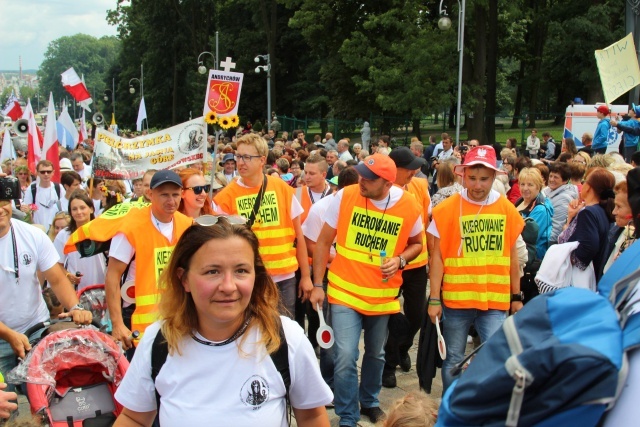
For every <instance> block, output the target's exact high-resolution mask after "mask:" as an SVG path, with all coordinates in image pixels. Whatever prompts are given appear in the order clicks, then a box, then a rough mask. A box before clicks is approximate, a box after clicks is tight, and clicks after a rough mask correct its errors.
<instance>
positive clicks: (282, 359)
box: [271, 321, 291, 425]
mask: <svg viewBox="0 0 640 427" xmlns="http://www.w3.org/2000/svg"><path fill="white" fill-rule="evenodd" d="M271 360H273V364H274V365H276V369H277V370H278V372H279V373H280V376H281V377H282V381H283V382H284V388H285V399H286V401H287V413H288V417H287V423H288V425H291V402H290V400H289V389H290V388H291V371H290V370H289V347H288V346H287V337H286V335H285V333H284V328H283V327H282V321H280V347H278V349H277V350H276V351H274V352H273V353H271Z"/></svg>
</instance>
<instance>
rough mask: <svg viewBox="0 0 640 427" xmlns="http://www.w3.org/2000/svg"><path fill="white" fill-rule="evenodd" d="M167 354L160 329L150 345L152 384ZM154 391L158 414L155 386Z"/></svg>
mask: <svg viewBox="0 0 640 427" xmlns="http://www.w3.org/2000/svg"><path fill="white" fill-rule="evenodd" d="M168 355H169V344H168V343H167V340H166V339H165V338H164V335H163V334H162V329H160V330H159V331H158V333H157V334H156V337H155V338H154V340H153V344H152V345H151V379H152V380H153V384H154V385H155V383H156V377H157V376H158V374H159V373H160V369H162V365H164V362H166V361H167V356H168ZM155 391H156V406H157V409H158V414H160V393H158V389H157V388H156V389H155Z"/></svg>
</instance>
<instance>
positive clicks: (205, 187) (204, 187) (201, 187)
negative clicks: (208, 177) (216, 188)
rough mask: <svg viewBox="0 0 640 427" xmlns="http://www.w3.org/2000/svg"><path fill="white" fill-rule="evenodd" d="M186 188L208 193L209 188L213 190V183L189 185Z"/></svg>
mask: <svg viewBox="0 0 640 427" xmlns="http://www.w3.org/2000/svg"><path fill="white" fill-rule="evenodd" d="M185 190H191V191H193V193H194V194H202V192H203V191H204V192H205V193H208V192H209V190H211V185H209V184H207V185H196V186H194V187H187V188H185Z"/></svg>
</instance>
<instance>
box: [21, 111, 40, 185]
mask: <svg viewBox="0 0 640 427" xmlns="http://www.w3.org/2000/svg"><path fill="white" fill-rule="evenodd" d="M22 118H23V119H25V120H27V121H28V122H29V124H28V126H29V130H28V136H27V166H28V167H29V171H30V172H31V174H32V175H36V165H37V164H38V162H39V161H40V159H41V157H42V133H41V132H40V129H39V128H38V124H37V123H36V116H34V114H33V108H32V107H31V100H29V101H28V103H27V107H26V108H25V109H24V113H23V114H22Z"/></svg>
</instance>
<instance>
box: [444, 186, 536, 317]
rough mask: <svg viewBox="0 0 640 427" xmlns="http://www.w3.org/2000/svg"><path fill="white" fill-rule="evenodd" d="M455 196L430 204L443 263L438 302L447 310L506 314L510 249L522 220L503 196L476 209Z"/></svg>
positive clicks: (522, 222) (473, 205) (509, 292)
mask: <svg viewBox="0 0 640 427" xmlns="http://www.w3.org/2000/svg"><path fill="white" fill-rule="evenodd" d="M460 199H461V195H460V194H455V195H453V196H451V197H450V198H449V199H447V200H445V201H444V202H442V203H441V204H440V205H438V206H436V207H435V208H434V210H433V218H434V221H436V224H437V226H438V232H439V234H440V252H441V253H442V259H443V261H444V275H443V279H442V297H443V303H444V304H445V305H446V306H447V307H449V308H453V309H471V308H474V309H479V310H489V309H495V310H508V309H509V306H510V298H511V286H510V283H511V274H510V272H511V270H510V268H511V267H510V266H511V257H510V253H511V247H512V246H513V244H515V240H516V239H517V237H518V235H519V234H520V232H521V231H522V227H523V225H524V221H523V220H522V217H521V216H520V215H519V214H518V211H517V210H516V209H515V207H514V206H513V205H512V204H511V203H510V202H509V201H508V200H507V199H505V198H504V197H500V199H499V200H498V201H496V202H495V203H492V204H490V205H486V206H482V210H480V207H481V206H479V205H476V204H472V203H469V202H467V201H465V200H463V201H462V212H460V205H461V200H460Z"/></svg>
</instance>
